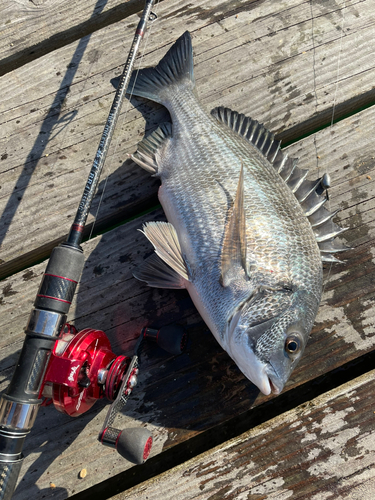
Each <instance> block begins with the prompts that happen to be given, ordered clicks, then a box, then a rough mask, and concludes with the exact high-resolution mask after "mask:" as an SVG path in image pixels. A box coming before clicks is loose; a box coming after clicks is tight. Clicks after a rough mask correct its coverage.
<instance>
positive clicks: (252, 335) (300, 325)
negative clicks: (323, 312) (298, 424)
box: [227, 290, 319, 395]
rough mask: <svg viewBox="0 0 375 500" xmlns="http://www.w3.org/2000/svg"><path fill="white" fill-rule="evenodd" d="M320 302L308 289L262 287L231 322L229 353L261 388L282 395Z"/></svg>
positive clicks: (229, 325) (301, 352)
mask: <svg viewBox="0 0 375 500" xmlns="http://www.w3.org/2000/svg"><path fill="white" fill-rule="evenodd" d="M318 305H319V302H318V301H317V300H316V299H315V298H314V297H313V296H312V294H309V293H308V292H305V291H302V292H293V291H292V290H262V291H261V292H259V293H257V294H256V295H255V296H252V297H251V298H250V300H248V301H246V302H244V303H243V304H242V306H240V308H238V309H237V310H236V312H235V313H234V314H233V315H232V317H231V319H230V321H229V322H228V329H227V347H228V349H227V350H228V353H229V355H230V356H231V357H232V359H233V360H234V361H235V362H236V364H237V366H238V367H239V368H240V370H241V371H242V373H243V374H244V375H245V376H246V377H247V378H248V379H249V380H250V381H251V382H253V384H255V385H256V386H257V387H258V388H259V390H260V391H261V392H262V393H263V394H265V395H269V394H270V393H271V392H272V393H274V394H279V393H280V392H281V391H282V390H283V388H284V386H285V384H286V382H287V380H288V379H289V377H290V374H291V373H292V371H293V370H294V368H295V366H296V365H297V363H298V361H299V360H300V359H301V357H302V354H303V351H304V350H305V347H306V344H307V341H308V337H309V333H310V330H311V328H312V325H313V322H314V319H315V315H316V312H317V309H318Z"/></svg>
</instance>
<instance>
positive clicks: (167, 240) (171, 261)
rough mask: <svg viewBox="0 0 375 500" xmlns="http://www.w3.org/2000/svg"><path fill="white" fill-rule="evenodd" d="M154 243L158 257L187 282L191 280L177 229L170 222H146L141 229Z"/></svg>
mask: <svg viewBox="0 0 375 500" xmlns="http://www.w3.org/2000/svg"><path fill="white" fill-rule="evenodd" d="M139 231H141V233H143V234H144V235H145V236H146V238H147V239H148V240H149V241H150V242H151V243H152V245H153V246H154V249H155V253H156V255H158V256H159V257H160V258H161V259H162V260H163V261H164V262H165V263H166V264H168V265H169V266H170V267H171V268H172V269H174V271H176V273H178V274H179V275H180V276H182V278H184V279H185V280H189V275H188V270H187V267H186V264H185V261H184V258H183V256H182V252H181V247H180V242H179V241H178V236H177V233H176V230H175V228H174V227H173V226H172V224H170V223H169V222H146V224H145V225H144V226H143V228H142V230H141V229H139Z"/></svg>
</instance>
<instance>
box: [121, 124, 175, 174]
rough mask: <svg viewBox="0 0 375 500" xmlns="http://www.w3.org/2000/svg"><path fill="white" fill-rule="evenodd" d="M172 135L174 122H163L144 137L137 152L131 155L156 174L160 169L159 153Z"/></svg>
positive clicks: (138, 163) (139, 163) (134, 159)
mask: <svg viewBox="0 0 375 500" xmlns="http://www.w3.org/2000/svg"><path fill="white" fill-rule="evenodd" d="M171 135H172V124H171V123H168V122H166V123H162V124H161V125H160V126H159V127H158V128H157V129H156V130H154V131H153V132H152V133H151V134H150V135H148V136H147V137H144V138H143V139H142V140H141V142H140V143H139V144H138V148H137V152H136V153H135V154H134V155H129V157H130V158H131V159H132V160H133V161H134V162H135V163H136V164H137V165H139V166H140V167H142V168H143V169H144V170H147V172H151V173H152V174H156V173H157V171H158V161H157V154H158V152H159V151H160V150H161V148H162V147H163V146H164V145H165V143H166V140H167V139H168V138H169V137H171Z"/></svg>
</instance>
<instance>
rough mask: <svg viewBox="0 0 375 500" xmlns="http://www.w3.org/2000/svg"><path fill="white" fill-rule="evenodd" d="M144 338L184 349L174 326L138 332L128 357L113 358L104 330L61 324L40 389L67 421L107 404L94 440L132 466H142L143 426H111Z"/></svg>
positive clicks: (146, 442)
mask: <svg viewBox="0 0 375 500" xmlns="http://www.w3.org/2000/svg"><path fill="white" fill-rule="evenodd" d="M146 339H149V340H152V341H154V342H156V343H157V344H158V345H159V346H160V347H162V348H163V349H164V350H166V351H168V352H170V353H171V354H174V355H176V354H181V353H182V351H183V349H184V347H185V346H186V340H187V335H186V332H185V331H184V329H183V328H182V327H180V326H177V325H175V326H165V327H162V328H160V330H154V329H151V328H144V329H143V330H142V333H141V335H140V337H139V339H138V342H137V346H136V348H135V354H134V356H133V357H132V358H130V357H128V356H122V355H121V356H116V355H115V354H114V353H113V352H112V348H111V344H110V342H109V340H108V338H107V336H106V334H105V333H104V332H102V331H100V330H94V329H92V328H86V329H85V330H82V331H80V332H78V333H77V330H76V329H75V328H74V327H72V326H70V325H68V324H67V325H65V328H64V329H63V334H62V335H61V337H60V338H59V339H58V340H57V341H56V343H55V346H54V348H53V350H52V352H51V357H50V361H49V363H48V367H47V370H46V374H45V377H44V385H43V387H42V391H41V393H42V394H41V395H42V396H44V397H45V398H47V399H51V400H52V402H53V404H54V406H55V408H56V409H57V410H58V411H60V412H62V413H65V414H67V415H69V416H71V417H78V416H79V415H82V414H83V413H85V412H86V411H87V410H89V409H90V408H91V407H92V406H93V404H94V403H95V401H97V400H98V399H102V398H104V397H106V398H107V399H108V400H109V401H112V405H111V406H110V408H109V411H108V414H107V417H106V419H105V422H104V425H103V428H102V431H101V432H100V434H99V440H100V442H101V443H102V444H104V445H106V446H110V447H113V448H116V450H117V451H118V452H119V453H120V455H122V456H123V457H124V458H126V459H127V460H129V461H130V462H133V463H136V464H141V463H143V462H145V461H146V460H147V458H148V456H149V454H150V451H151V447H152V435H151V433H150V432H149V431H148V430H147V429H144V428H134V429H124V430H119V429H115V428H114V427H112V424H113V421H114V419H115V417H116V414H117V413H118V412H119V411H121V409H122V408H123V407H124V406H125V404H126V401H127V399H128V398H129V396H130V394H131V393H132V391H133V389H134V387H135V386H136V384H137V376H138V372H139V369H138V358H139V355H140V351H141V346H142V344H143V341H144V340H146Z"/></svg>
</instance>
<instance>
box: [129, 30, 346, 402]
mask: <svg viewBox="0 0 375 500" xmlns="http://www.w3.org/2000/svg"><path fill="white" fill-rule="evenodd" d="M129 88H132V89H133V93H134V94H135V95H139V96H141V97H146V98H149V99H152V100H154V101H156V102H158V103H161V104H162V105H164V106H165V107H166V108H167V109H168V111H169V113H170V116H171V121H172V124H161V125H160V126H159V128H158V129H157V130H155V131H154V132H153V133H152V134H151V135H150V136H149V137H147V138H144V139H143V140H142V141H141V143H140V144H139V145H138V150H137V153H136V154H135V155H131V157H132V158H133V159H134V161H135V162H136V163H138V164H139V165H140V166H141V167H143V168H145V169H146V170H147V171H149V172H151V173H153V174H154V175H155V176H157V177H158V178H159V179H160V181H161V187H160V189H159V199H160V202H161V204H162V206H163V209H164V211H165V213H166V216H167V219H168V223H165V222H159V223H158V222H156V223H148V224H146V225H145V226H144V228H143V232H144V234H145V235H146V237H147V238H148V239H149V240H150V241H151V243H152V244H153V246H154V248H155V253H156V254H155V255H152V256H151V257H150V258H149V259H147V260H146V261H145V263H144V264H143V266H141V268H140V269H138V270H136V271H135V273H134V275H135V277H137V278H138V279H140V280H143V281H146V282H147V283H148V284H149V285H150V286H160V287H166V288H186V289H187V290H188V292H189V294H190V296H191V298H192V300H193V302H194V303H195V305H196V307H197V309H198V311H199V312H200V314H201V316H202V318H203V319H204V320H205V322H206V324H207V326H208V327H209V328H210V330H211V331H212V333H213V334H214V336H215V338H216V339H217V341H218V342H219V343H220V345H221V346H222V347H223V348H224V349H225V350H226V351H227V352H228V354H229V355H230V356H231V357H232V358H233V360H234V361H235V362H236V364H237V365H238V367H239V368H240V370H241V371H242V372H243V373H244V374H245V376H246V377H248V378H249V380H251V381H252V382H253V383H254V384H256V385H257V386H258V388H259V389H260V390H261V391H262V392H264V394H269V393H270V392H275V393H279V392H280V391H281V390H282V388H283V387H284V385H285V383H286V381H287V380H288V378H289V376H290V374H291V373H292V371H293V369H294V368H295V366H296V364H297V362H298V361H299V359H300V358H301V356H302V353H303V351H304V348H305V346H306V343H307V340H308V337H309V333H310V330H311V328H312V325H313V322H314V319H315V316H316V313H317V310H318V307H319V303H320V299H321V292H322V262H321V260H322V258H323V259H325V260H331V261H332V260H336V259H335V257H333V256H332V255H331V253H334V252H336V251H342V250H344V247H341V246H340V245H339V244H337V242H336V241H334V237H335V236H336V235H337V234H339V233H340V232H341V229H340V228H338V226H336V225H335V224H334V223H333V222H332V220H331V218H332V217H333V214H330V213H329V212H328V211H327V210H326V209H325V208H324V207H323V204H324V201H325V199H326V197H325V195H324V189H325V188H326V187H327V180H324V178H323V179H322V180H319V181H318V182H317V181H314V182H312V181H309V180H306V177H307V171H302V170H300V169H299V168H298V167H297V162H296V160H295V159H292V158H288V156H287V155H286V154H285V153H283V152H282V151H281V150H280V144H279V143H278V142H277V141H275V139H274V136H273V134H271V133H270V132H269V131H267V130H266V129H265V128H264V127H263V126H262V125H260V124H258V122H256V121H255V120H252V119H251V118H248V117H245V116H244V115H241V114H238V113H237V112H235V111H232V110H230V109H228V108H216V109H215V110H213V111H212V113H211V114H208V113H207V112H206V110H205V109H204V108H203V107H202V105H201V103H200V102H199V100H198V97H197V94H196V91H195V81H194V74H193V56H192V45H191V37H190V34H189V33H188V32H186V33H185V34H184V35H182V37H180V38H179V39H178V40H177V42H176V43H175V44H174V45H173V46H172V47H171V49H170V50H169V52H168V53H167V54H166V55H165V56H164V58H163V59H162V60H161V61H160V62H159V64H158V65H157V66H156V67H155V68H146V69H143V70H141V71H140V72H139V73H138V74H137V78H135V77H134V78H133V81H132V82H131V83H130V87H129ZM323 181H324V182H323ZM321 254H322V255H321Z"/></svg>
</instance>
